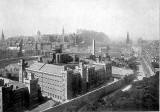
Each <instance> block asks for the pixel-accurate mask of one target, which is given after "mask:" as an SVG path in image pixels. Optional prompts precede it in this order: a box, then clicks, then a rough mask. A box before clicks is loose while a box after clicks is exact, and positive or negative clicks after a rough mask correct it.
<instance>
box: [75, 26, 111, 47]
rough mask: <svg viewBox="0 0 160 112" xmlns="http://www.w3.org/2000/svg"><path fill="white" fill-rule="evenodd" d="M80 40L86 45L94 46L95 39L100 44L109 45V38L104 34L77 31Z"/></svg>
mask: <svg viewBox="0 0 160 112" xmlns="http://www.w3.org/2000/svg"><path fill="white" fill-rule="evenodd" d="M77 32H78V35H79V38H81V39H80V40H83V41H84V42H85V44H86V45H92V40H93V39H95V41H96V43H98V44H106V43H109V41H110V39H109V37H108V36H107V35H106V34H104V33H103V32H96V31H91V30H82V29H79V30H77Z"/></svg>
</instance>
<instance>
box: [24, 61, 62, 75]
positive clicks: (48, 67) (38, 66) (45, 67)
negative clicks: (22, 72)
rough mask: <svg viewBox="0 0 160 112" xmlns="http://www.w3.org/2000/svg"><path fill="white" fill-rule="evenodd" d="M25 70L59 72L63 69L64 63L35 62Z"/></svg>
mask: <svg viewBox="0 0 160 112" xmlns="http://www.w3.org/2000/svg"><path fill="white" fill-rule="evenodd" d="M26 70H31V71H36V72H42V73H47V74H59V73H60V71H63V70H64V65H53V64H45V63H39V62H35V63H33V64H32V65H31V66H30V67H29V68H26Z"/></svg>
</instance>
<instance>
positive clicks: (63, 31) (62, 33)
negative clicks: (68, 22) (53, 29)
mask: <svg viewBox="0 0 160 112" xmlns="http://www.w3.org/2000/svg"><path fill="white" fill-rule="evenodd" d="M62 35H64V26H63V29H62Z"/></svg>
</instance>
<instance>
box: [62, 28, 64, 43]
mask: <svg viewBox="0 0 160 112" xmlns="http://www.w3.org/2000/svg"><path fill="white" fill-rule="evenodd" d="M62 39H63V43H64V27H63V29H62Z"/></svg>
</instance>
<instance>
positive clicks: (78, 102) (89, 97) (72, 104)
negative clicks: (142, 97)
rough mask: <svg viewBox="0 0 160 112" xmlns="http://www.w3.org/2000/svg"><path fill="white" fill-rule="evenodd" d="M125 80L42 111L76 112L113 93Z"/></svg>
mask: <svg viewBox="0 0 160 112" xmlns="http://www.w3.org/2000/svg"><path fill="white" fill-rule="evenodd" d="M125 84H126V83H125V80H124V79H120V80H118V81H116V82H114V83H111V84H109V85H105V86H103V87H101V88H98V89H96V90H94V91H91V92H89V93H86V94H84V95H82V96H79V97H77V98H74V99H72V100H70V101H69V102H66V103H63V104H60V105H57V106H55V107H52V108H49V109H47V110H44V112H65V111H71V110H74V111H77V110H78V109H79V107H82V106H83V105H85V104H90V103H92V102H94V101H96V100H98V99H99V98H100V97H101V96H103V95H105V94H108V93H110V92H112V91H115V90H117V89H119V88H121V87H122V86H124V85H125Z"/></svg>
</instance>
